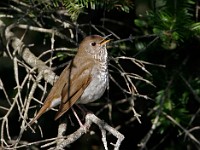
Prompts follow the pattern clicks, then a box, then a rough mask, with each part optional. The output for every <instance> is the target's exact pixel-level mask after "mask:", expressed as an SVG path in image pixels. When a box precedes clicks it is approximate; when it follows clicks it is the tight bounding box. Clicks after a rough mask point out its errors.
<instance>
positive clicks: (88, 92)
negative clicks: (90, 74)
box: [77, 73, 108, 104]
mask: <svg viewBox="0 0 200 150" xmlns="http://www.w3.org/2000/svg"><path fill="white" fill-rule="evenodd" d="M107 84H108V78H107V73H104V74H101V75H100V74H99V75H97V76H96V77H94V78H93V79H92V81H91V82H90V84H89V85H88V87H87V88H86V89H85V90H84V92H83V94H82V96H81V97H80V99H79V100H78V101H77V103H81V104H86V103H90V102H93V101H95V100H97V99H99V98H100V97H101V96H102V95H103V93H104V92H105V90H106V88H107Z"/></svg>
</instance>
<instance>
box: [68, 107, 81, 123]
mask: <svg viewBox="0 0 200 150" xmlns="http://www.w3.org/2000/svg"><path fill="white" fill-rule="evenodd" d="M71 109H72V112H73V114H74V116H75V117H76V119H77V121H78V123H79V125H80V127H82V126H83V124H82V122H81V121H80V119H79V117H78V115H77V113H76V111H75V110H74V108H73V107H71Z"/></svg>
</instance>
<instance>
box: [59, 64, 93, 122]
mask: <svg viewBox="0 0 200 150" xmlns="http://www.w3.org/2000/svg"><path fill="white" fill-rule="evenodd" d="M92 65H93V64H92V62H89V61H87V62H84V63H83V64H81V65H80V66H79V67H76V66H73V67H72V70H71V77H70V78H69V79H70V82H67V84H66V85H65V86H64V88H63V90H62V93H61V95H62V100H61V105H60V108H59V110H58V112H57V114H56V116H55V120H57V119H58V118H59V117H61V116H62V115H63V114H64V113H65V112H66V111H67V110H68V109H69V108H71V106H72V105H73V104H74V103H76V101H77V100H78V99H79V98H80V97H81V95H82V94H83V92H84V90H85V88H86V87H87V86H88V85H89V83H90V81H91V70H92ZM68 83H70V85H69V84H68Z"/></svg>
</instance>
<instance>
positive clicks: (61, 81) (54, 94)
mask: <svg viewBox="0 0 200 150" xmlns="http://www.w3.org/2000/svg"><path fill="white" fill-rule="evenodd" d="M69 67H70V65H68V66H67V67H66V68H65V69H64V70H63V71H62V73H61V74H60V77H59V78H58V80H57V81H56V82H55V83H54V85H53V87H52V88H51V90H50V92H49V94H48V96H47V98H46V99H45V101H44V104H43V106H42V108H41V109H40V110H39V112H38V113H37V115H36V116H35V117H34V118H33V119H32V120H31V122H30V125H32V124H33V123H34V122H35V121H36V120H37V119H38V118H39V117H40V116H41V115H42V114H43V113H45V112H46V111H48V110H49V109H50V108H51V107H54V106H51V105H52V102H53V100H54V99H57V98H59V97H61V93H62V90H63V87H64V86H65V84H66V83H65V77H66V76H67V75H68V74H69Z"/></svg>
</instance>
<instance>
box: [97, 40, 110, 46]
mask: <svg viewBox="0 0 200 150" xmlns="http://www.w3.org/2000/svg"><path fill="white" fill-rule="evenodd" d="M108 42H110V40H106V39H104V40H102V41H101V42H100V43H99V44H100V45H101V46H103V45H105V44H106V43H108Z"/></svg>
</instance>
